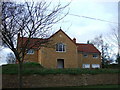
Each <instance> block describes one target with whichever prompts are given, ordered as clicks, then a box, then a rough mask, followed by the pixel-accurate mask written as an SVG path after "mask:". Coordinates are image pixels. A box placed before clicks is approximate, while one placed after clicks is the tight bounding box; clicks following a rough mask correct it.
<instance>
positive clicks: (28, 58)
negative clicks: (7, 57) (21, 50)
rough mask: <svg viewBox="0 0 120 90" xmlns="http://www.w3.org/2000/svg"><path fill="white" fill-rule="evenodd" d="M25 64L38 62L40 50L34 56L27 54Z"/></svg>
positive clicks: (35, 51)
mask: <svg viewBox="0 0 120 90" xmlns="http://www.w3.org/2000/svg"><path fill="white" fill-rule="evenodd" d="M25 62H38V50H34V54H26V56H25Z"/></svg>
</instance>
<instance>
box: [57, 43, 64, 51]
mask: <svg viewBox="0 0 120 90" xmlns="http://www.w3.org/2000/svg"><path fill="white" fill-rule="evenodd" d="M56 51H59V52H63V51H65V46H64V44H62V43H58V44H56Z"/></svg>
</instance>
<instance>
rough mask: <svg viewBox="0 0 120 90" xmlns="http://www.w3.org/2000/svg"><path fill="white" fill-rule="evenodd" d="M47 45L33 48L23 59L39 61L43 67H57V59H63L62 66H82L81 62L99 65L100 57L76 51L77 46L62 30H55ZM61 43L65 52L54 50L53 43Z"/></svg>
mask: <svg viewBox="0 0 120 90" xmlns="http://www.w3.org/2000/svg"><path fill="white" fill-rule="evenodd" d="M49 40H50V42H49V43H50V44H47V46H49V48H48V47H41V49H40V50H34V54H27V55H26V57H25V61H30V62H39V63H40V64H41V65H42V66H44V67H45V68H57V59H64V68H82V64H90V67H91V65H92V64H99V65H100V66H101V59H100V58H101V57H100V55H99V57H98V58H93V55H92V53H87V54H88V56H87V57H84V56H83V53H81V52H78V51H77V46H76V45H75V44H74V43H73V41H72V40H71V39H69V38H68V37H67V36H66V35H65V34H64V33H63V32H62V31H59V32H57V33H56V34H54V35H53V36H52V37H50V38H49ZM57 43H63V44H64V45H65V52H56V48H55V45H56V44H57Z"/></svg>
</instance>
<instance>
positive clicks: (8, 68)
mask: <svg viewBox="0 0 120 90" xmlns="http://www.w3.org/2000/svg"><path fill="white" fill-rule="evenodd" d="M2 73H3V74H17V73H18V64H8V65H3V66H2ZM105 73H106V74H114V73H120V71H119V69H108V68H107V69H81V68H74V69H72V68H71V69H70V68H69V69H46V68H43V67H42V66H41V65H40V64H39V63H33V62H31V63H24V64H23V74H42V75H45V74H105Z"/></svg>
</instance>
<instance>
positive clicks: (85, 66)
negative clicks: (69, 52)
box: [82, 64, 90, 68]
mask: <svg viewBox="0 0 120 90" xmlns="http://www.w3.org/2000/svg"><path fill="white" fill-rule="evenodd" d="M82 67H83V68H90V64H83V65H82Z"/></svg>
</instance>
